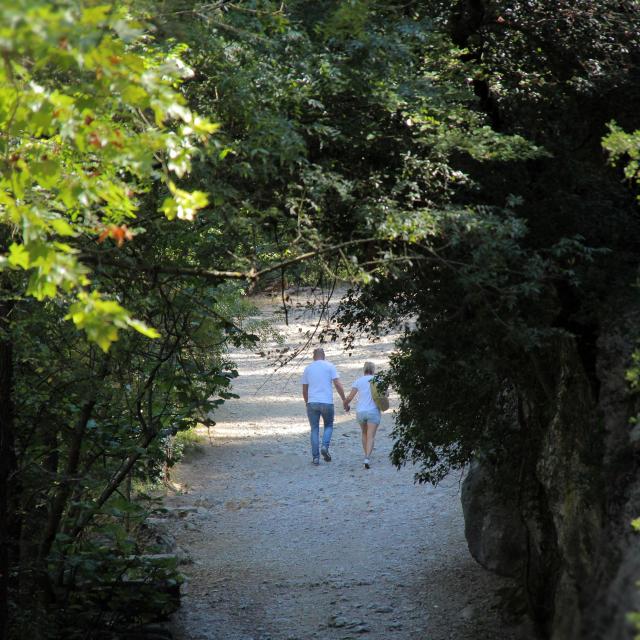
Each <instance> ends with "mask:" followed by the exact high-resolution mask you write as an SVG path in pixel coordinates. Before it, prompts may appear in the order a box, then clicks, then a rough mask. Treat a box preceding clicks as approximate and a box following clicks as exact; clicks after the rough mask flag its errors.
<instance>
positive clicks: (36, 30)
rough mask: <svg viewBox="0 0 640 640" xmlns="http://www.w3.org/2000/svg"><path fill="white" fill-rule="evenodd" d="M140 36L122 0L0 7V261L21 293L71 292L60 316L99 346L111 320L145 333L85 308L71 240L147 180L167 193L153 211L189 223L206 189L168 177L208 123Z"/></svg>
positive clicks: (119, 218)
mask: <svg viewBox="0 0 640 640" xmlns="http://www.w3.org/2000/svg"><path fill="white" fill-rule="evenodd" d="M140 35H142V30H141V25H140V24H139V23H137V22H136V21H134V20H133V19H132V18H131V17H130V16H129V14H128V13H127V10H126V8H125V7H124V6H122V7H117V6H115V5H111V4H107V3H106V4H101V5H95V6H89V7H84V8H82V7H80V6H78V5H77V4H75V3H72V2H62V3H57V4H52V3H50V2H48V1H47V0H19V1H18V2H16V3H13V4H12V5H11V6H9V5H8V4H6V3H5V5H3V6H2V7H0V44H1V46H2V50H3V57H2V61H0V132H1V135H0V157H1V158H2V159H1V160H0V221H1V222H2V224H4V225H6V226H7V234H6V235H7V237H8V236H10V237H11V238H12V240H13V243H12V245H11V247H10V249H9V252H8V254H7V255H6V256H4V258H3V259H2V260H0V267H5V268H6V267H9V268H13V269H22V270H28V271H30V272H31V273H30V278H29V284H28V287H27V292H28V293H29V294H30V295H33V296H35V297H36V298H37V299H39V300H42V299H45V298H50V297H55V296H56V295H60V294H61V293H65V294H73V293H74V292H76V295H77V296H79V297H78V300H79V302H78V304H81V306H82V308H83V309H85V312H84V313H85V316H83V317H84V319H79V316H78V312H74V313H73V314H71V315H72V317H73V318H74V321H75V322H76V325H77V326H79V327H82V328H84V329H85V330H86V332H87V335H88V336H89V337H90V338H91V339H92V340H95V341H96V342H98V344H100V346H101V347H102V348H105V346H108V344H110V343H111V342H112V341H113V339H115V337H114V336H115V335H116V334H117V331H116V329H117V328H120V327H124V326H131V327H133V328H135V329H137V330H139V331H142V332H143V333H145V335H150V334H149V332H148V331H147V330H146V329H145V328H144V327H143V326H142V325H139V324H137V323H135V322H134V321H132V320H131V319H124V316H123V315H122V314H123V313H124V311H123V310H120V311H118V313H115V312H114V310H113V309H111V308H110V307H109V306H108V305H107V304H106V303H105V304H98V302H97V301H95V300H94V301H93V303H92V304H93V306H92V307H91V310H90V311H86V305H87V301H86V300H84V298H82V296H84V295H86V294H85V292H84V291H83V289H84V288H85V287H86V286H87V285H88V284H89V270H88V269H87V268H86V267H85V266H84V265H82V264H81V263H80V262H79V258H78V256H79V252H78V251H77V250H76V249H75V247H76V246H77V245H78V244H79V243H82V242H84V243H86V241H87V240H88V239H90V238H97V236H98V235H99V234H101V233H103V230H104V229H105V228H113V227H120V226H121V225H122V223H123V222H124V221H125V220H129V219H131V218H134V217H135V216H136V211H137V208H138V205H139V201H138V199H139V197H140V195H141V194H144V193H145V192H146V191H148V190H149V188H150V186H151V185H152V183H153V182H155V181H162V182H164V183H165V184H166V185H167V187H168V188H169V189H170V190H171V191H172V198H170V199H168V200H167V201H166V202H165V204H164V205H163V207H162V209H163V211H164V212H165V214H166V215H167V216H168V217H169V218H176V217H177V218H181V219H187V220H192V219H193V217H194V215H195V213H196V212H197V211H198V209H201V208H202V207H204V206H206V204H207V198H206V195H205V194H204V193H202V192H195V193H193V194H191V193H189V192H187V191H184V190H181V189H178V188H177V187H176V186H175V185H174V183H173V180H172V175H173V176H177V177H178V178H180V177H182V176H184V175H185V174H187V173H188V172H189V171H190V169H191V158H192V157H193V155H194V154H195V153H196V149H197V145H198V144H199V143H200V142H202V141H204V140H205V139H206V138H207V136H209V135H210V134H211V133H213V132H215V131H216V129H217V125H215V124H213V123H211V122H209V121H208V120H206V119H204V118H201V117H200V116H197V115H195V114H194V113H192V112H191V110H190V109H188V108H187V107H186V106H185V100H184V98H183V96H182V95H181V94H180V93H179V92H178V91H177V87H178V86H179V84H180V82H181V81H182V79H184V78H186V77H189V76H190V75H192V72H191V70H190V69H189V68H188V67H187V66H186V65H185V64H184V63H182V62H181V60H180V59H179V57H178V55H177V53H179V52H180V50H179V48H176V50H175V52H174V53H170V54H169V55H167V54H166V53H161V52H155V51H154V50H153V49H151V48H150V47H149V46H148V43H143V42H142V40H141V38H140ZM133 45H135V48H134V46H133ZM57 238H65V239H67V240H68V241H70V242H73V243H74V248H72V247H70V246H68V245H63V244H60V243H58V242H57V240H56V239H57ZM120 245H121V243H118V246H120ZM81 300H83V302H80V301H81ZM125 315H126V314H125ZM101 317H102V318H103V323H102V326H101V328H100V329H98V325H100V318H101ZM109 327H111V329H109Z"/></svg>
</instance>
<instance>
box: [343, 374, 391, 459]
mask: <svg viewBox="0 0 640 640" xmlns="http://www.w3.org/2000/svg"><path fill="white" fill-rule="evenodd" d="M375 372H376V367H375V365H374V364H373V362H365V363H364V371H363V373H364V375H362V376H360V377H359V378H358V379H357V380H355V381H354V382H353V384H352V385H351V393H350V394H349V395H348V396H347V397H346V398H345V400H344V408H345V411H349V409H350V406H349V403H350V402H351V401H352V400H353V399H354V398H355V397H356V395H357V396H358V404H357V405H356V420H357V421H358V424H359V425H360V429H361V430H362V449H363V450H364V468H365V469H370V468H371V461H370V457H371V452H372V451H373V443H374V440H375V437H376V431H377V430H378V425H379V424H380V419H381V417H382V415H381V413H380V409H378V407H377V406H376V403H375V402H374V401H373V398H372V397H371V385H370V384H369V382H370V380H371V379H372V378H373V374H374V373H375Z"/></svg>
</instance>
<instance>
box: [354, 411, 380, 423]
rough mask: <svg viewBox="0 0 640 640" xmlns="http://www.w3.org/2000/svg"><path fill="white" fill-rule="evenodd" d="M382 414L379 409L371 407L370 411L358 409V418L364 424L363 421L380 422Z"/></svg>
mask: <svg viewBox="0 0 640 640" xmlns="http://www.w3.org/2000/svg"><path fill="white" fill-rule="evenodd" d="M381 418H382V415H381V414H380V410H379V409H369V410H368V411H357V412H356V420H357V421H358V422H359V423H360V424H362V423H363V422H369V423H371V424H380V420H381Z"/></svg>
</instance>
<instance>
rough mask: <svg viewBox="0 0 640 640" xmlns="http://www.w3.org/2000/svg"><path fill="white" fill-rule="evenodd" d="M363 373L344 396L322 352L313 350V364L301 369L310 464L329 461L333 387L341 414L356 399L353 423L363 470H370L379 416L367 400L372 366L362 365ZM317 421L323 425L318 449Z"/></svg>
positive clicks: (318, 427) (372, 403) (370, 400)
mask: <svg viewBox="0 0 640 640" xmlns="http://www.w3.org/2000/svg"><path fill="white" fill-rule="evenodd" d="M363 373H364V375H362V376H360V377H359V378H358V379H357V380H356V381H354V383H353V384H352V385H351V386H352V389H351V392H350V393H349V395H348V396H346V395H345V393H344V388H343V386H342V383H341V382H340V376H339V375H338V371H337V369H336V367H335V365H334V364H333V363H331V362H329V361H328V360H325V355H324V350H323V349H321V348H317V349H314V350H313V362H312V363H311V364H310V365H308V366H307V367H306V368H305V370H304V373H303V374H302V397H303V398H304V401H305V404H306V405H307V417H308V418H309V424H310V425H311V455H312V456H313V464H315V465H318V464H320V454H322V457H323V458H324V460H325V461H326V462H330V461H331V454H330V453H329V445H330V444H331V435H332V434H333V419H334V415H335V410H334V406H333V388H332V385H333V386H335V388H336V391H337V392H338V395H339V396H340V398H341V399H342V406H343V407H344V410H345V411H347V412H348V411H349V410H350V409H351V406H350V403H351V401H352V400H353V399H354V398H355V396H356V395H357V396H358V404H357V405H356V420H357V421H358V424H359V425H360V429H361V430H362V448H363V450H364V466H365V469H369V468H370V466H371V463H370V460H369V458H370V456H371V452H372V451H373V441H374V439H375V437H376V431H377V429H378V425H379V424H380V418H381V413H380V409H378V407H377V406H376V403H375V402H374V400H373V398H372V397H371V386H370V384H369V381H370V380H371V379H372V378H373V374H374V373H375V366H374V364H373V363H372V362H365V363H364V372H363ZM321 417H322V422H323V425H324V430H323V433H322V446H320V418H321Z"/></svg>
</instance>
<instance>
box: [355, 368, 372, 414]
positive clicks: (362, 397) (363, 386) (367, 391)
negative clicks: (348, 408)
mask: <svg viewBox="0 0 640 640" xmlns="http://www.w3.org/2000/svg"><path fill="white" fill-rule="evenodd" d="M372 378H373V376H372V375H366V376H360V377H359V378H358V379H357V380H356V381H355V382H354V383H353V384H352V385H351V386H352V387H353V388H354V389H357V390H358V404H357V405H356V411H371V410H374V409H375V410H376V411H377V410H378V407H376V403H375V402H374V401H373V398H372V397H371V386H370V385H369V380H371V379H372Z"/></svg>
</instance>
